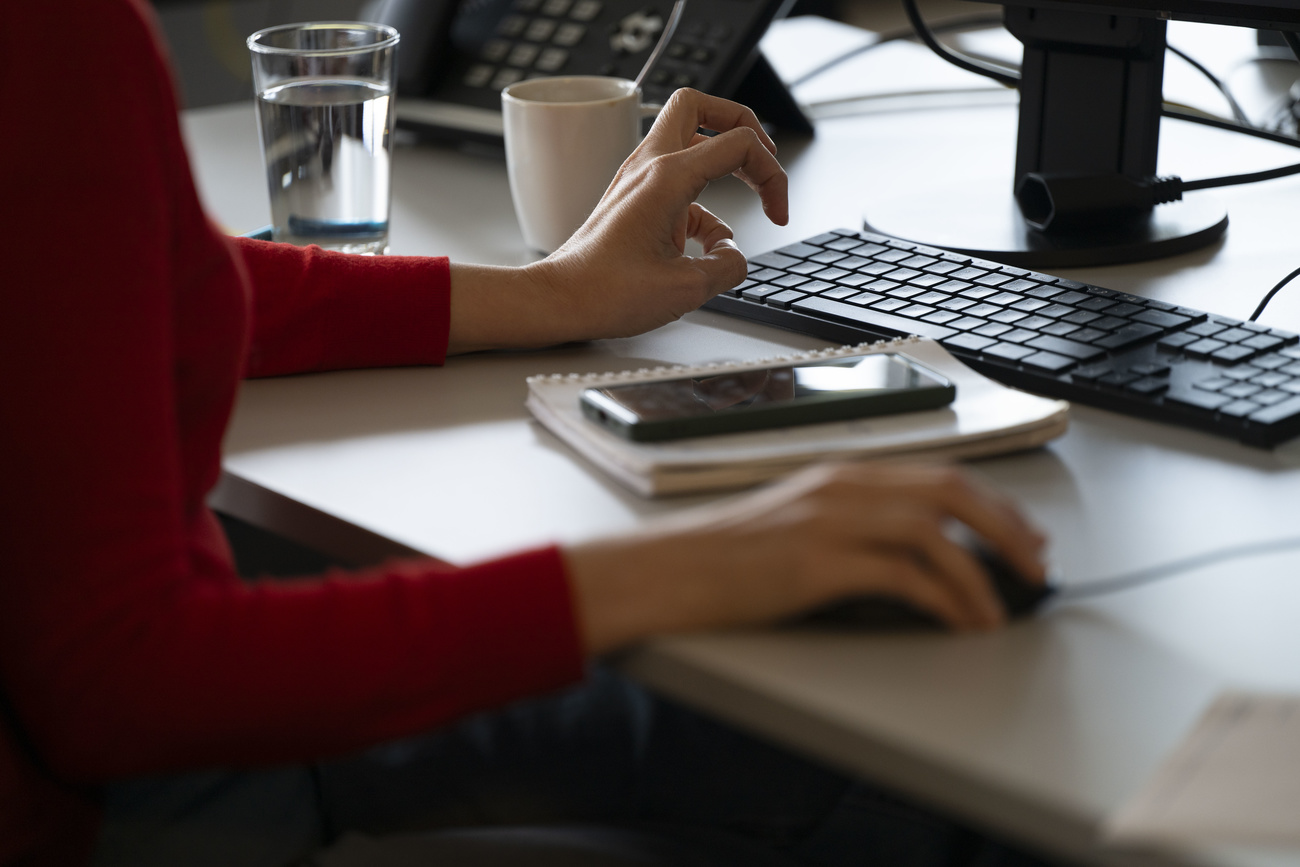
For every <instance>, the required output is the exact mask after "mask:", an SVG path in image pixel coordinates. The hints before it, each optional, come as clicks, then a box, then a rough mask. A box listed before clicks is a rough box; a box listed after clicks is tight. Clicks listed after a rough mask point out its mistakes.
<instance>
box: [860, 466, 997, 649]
mask: <svg viewBox="0 0 1300 867" xmlns="http://www.w3.org/2000/svg"><path fill="white" fill-rule="evenodd" d="M921 493H922V494H923V495H924V493H925V492H924V491H921ZM889 499H890V501H891V506H890V508H888V509H886V510H883V511H882V512H880V513H878V514H876V515H874V516H873V520H871V521H870V523H869V524H863V523H861V522H860V521H858V522H857V523H858V526H857V528H856V532H855V530H854V528H853V527H852V526H851V525H850V524H849V523H847V522H850V521H854V519H853V518H846V523H845V525H844V528H843V530H842V532H853V533H855V535H856V537H857V538H858V539H859V540H860V544H862V545H863V546H864V547H884V548H887V549H891V550H895V551H898V552H899V553H901V554H902V555H905V556H908V557H911V558H913V559H915V560H919V561H920V562H921V563H922V564H924V565H925V566H927V567H928V570H929V572H930V573H931V574H932V575H933V576H934V578H935V579H936V580H938V581H939V582H940V583H941V584H942V585H943V587H944V588H946V590H947V591H948V592H949V593H950V594H951V595H952V597H953V598H954V599H955V600H956V602H957V604H958V605H959V606H960V608H961V610H962V611H963V612H964V614H965V617H966V620H967V621H968V622H969V623H970V624H971V625H973V626H978V627H981V628H985V629H987V628H992V627H994V626H998V625H1000V624H1001V623H1002V622H1003V620H1004V619H1005V618H1004V615H1003V610H1002V603H1001V601H1000V600H999V599H998V597H997V594H996V593H995V592H994V590H993V587H992V585H991V583H990V582H989V580H988V576H987V575H986V574H985V573H984V570H983V569H982V568H981V567H980V564H979V562H978V561H977V560H976V559H975V558H974V557H973V556H972V555H971V553H970V552H969V551H968V550H967V549H966V548H965V547H963V546H962V545H960V544H958V543H956V542H954V541H953V540H952V539H950V538H948V536H947V535H946V534H945V533H944V527H945V525H946V524H947V523H948V518H947V516H946V515H945V514H944V513H943V512H942V511H940V510H939V509H938V508H936V507H935V506H934V505H932V504H930V503H928V502H926V500H927V498H926V497H925V496H921V497H918V496H917V492H916V491H915V490H914V491H913V493H912V496H911V497H908V496H907V495H906V494H905V493H904V492H901V491H900V492H899V495H898V496H894V497H890V498H889ZM845 511H846V513H847V510H845Z"/></svg>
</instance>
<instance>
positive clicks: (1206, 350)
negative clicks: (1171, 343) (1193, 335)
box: [1183, 337, 1228, 358]
mask: <svg viewBox="0 0 1300 867" xmlns="http://www.w3.org/2000/svg"><path fill="white" fill-rule="evenodd" d="M1227 345H1228V344H1226V343H1224V342H1223V341H1222V340H1215V339H1214V338H1213V337H1202V338H1201V339H1200V340H1198V341H1196V342H1195V343H1189V344H1187V345H1186V346H1184V347H1183V352H1186V353H1187V354H1188V355H1190V356H1191V357H1192V358H1209V357H1210V356H1211V355H1213V354H1214V353H1216V352H1218V351H1219V350H1220V349H1223V348H1224V347H1225V346H1227Z"/></svg>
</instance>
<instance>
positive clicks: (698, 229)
mask: <svg viewBox="0 0 1300 867" xmlns="http://www.w3.org/2000/svg"><path fill="white" fill-rule="evenodd" d="M690 214H691V216H690V223H689V226H688V232H689V234H690V237H691V238H693V239H694V240H696V241H698V242H699V243H700V246H701V247H703V248H704V255H702V256H697V257H695V259H694V264H695V267H696V268H698V269H699V270H700V271H701V272H702V273H703V274H704V275H705V277H706V279H707V287H706V291H707V293H708V297H709V298H712V297H713V296H714V295H717V294H718V293H719V292H724V291H726V290H727V289H730V288H731V287H732V286H736V285H738V284H739V283H740V281H741V280H743V279H745V271H746V265H745V256H744V254H743V253H741V252H740V248H739V247H737V246H736V242H735V241H734V240H733V238H732V234H731V227H730V226H728V225H727V224H726V223H724V222H722V221H721V220H719V219H718V218H717V217H716V216H714V215H713V214H712V213H710V212H709V210H708V209H707V208H705V207H704V206H702V205H700V204H698V203H692V204H691V208H690ZM701 303H702V302H701Z"/></svg>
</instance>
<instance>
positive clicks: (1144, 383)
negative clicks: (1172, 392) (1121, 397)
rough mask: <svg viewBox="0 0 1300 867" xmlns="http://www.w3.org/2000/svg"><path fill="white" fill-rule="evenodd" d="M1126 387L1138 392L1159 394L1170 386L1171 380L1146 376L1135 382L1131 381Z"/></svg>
mask: <svg viewBox="0 0 1300 867" xmlns="http://www.w3.org/2000/svg"><path fill="white" fill-rule="evenodd" d="M1125 388H1127V389H1128V390H1129V391H1135V392H1137V393H1138V394H1146V395H1152V394H1159V393H1160V392H1162V391H1164V390H1165V389H1167V388H1169V380H1167V379H1157V378H1156V377H1154V376H1144V377H1142V378H1141V379H1139V380H1137V381H1135V382H1130V383H1129V384H1128V385H1126V386H1125Z"/></svg>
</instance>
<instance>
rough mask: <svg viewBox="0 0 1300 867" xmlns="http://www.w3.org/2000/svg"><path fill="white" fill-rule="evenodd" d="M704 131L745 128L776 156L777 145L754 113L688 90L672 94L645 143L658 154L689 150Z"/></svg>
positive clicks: (736, 103)
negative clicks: (699, 133)
mask: <svg viewBox="0 0 1300 867" xmlns="http://www.w3.org/2000/svg"><path fill="white" fill-rule="evenodd" d="M701 127H703V128H705V129H709V130H714V131H716V132H719V133H723V132H727V131H729V130H733V129H738V128H742V127H743V128H746V129H750V130H752V131H753V132H754V134H755V135H756V136H757V137H758V140H759V141H760V142H761V143H762V145H763V147H764V148H765V149H766V150H767V151H768V153H772V154H775V153H776V143H775V142H773V141H772V139H771V137H770V136H768V134H767V133H766V132H765V131H764V130H763V127H762V125H761V124H760V123H759V122H758V118H757V117H756V116H755V115H754V112H752V111H750V110H749V109H748V108H746V107H745V106H743V105H741V104H740V103H738V102H732V101H731V100H729V99H722V98H720V97H716V96H710V95H708V94H706V93H701V92H699V91H698V90H693V89H691V88H688V87H684V88H680V89H678V90H676V91H674V92H673V95H672V96H671V97H670V98H669V100H668V104H667V105H666V106H664V110H663V111H662V112H660V113H659V117H658V118H657V119H656V120H655V123H654V126H652V127H651V128H650V132H649V134H647V135H646V141H647V142H649V143H650V144H651V147H652V148H654V149H655V150H657V152H659V153H668V152H670V151H674V150H681V149H682V148H686V147H689V146H690V145H691V144H692V143H693V142H694V141H695V138H696V135H697V132H696V131H697V130H698V129H700V128H701Z"/></svg>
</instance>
